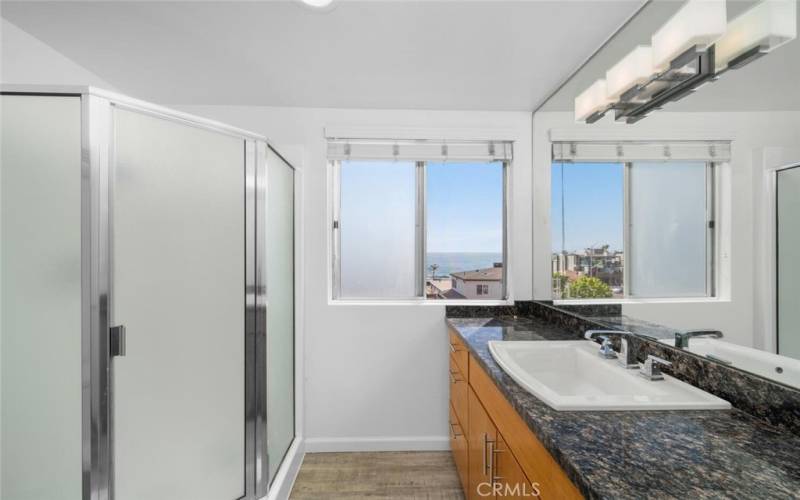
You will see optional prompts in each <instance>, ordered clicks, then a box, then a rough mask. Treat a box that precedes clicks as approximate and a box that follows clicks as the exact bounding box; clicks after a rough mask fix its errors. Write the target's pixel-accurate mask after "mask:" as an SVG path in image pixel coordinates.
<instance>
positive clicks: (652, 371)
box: [639, 354, 672, 381]
mask: <svg viewBox="0 0 800 500" xmlns="http://www.w3.org/2000/svg"><path fill="white" fill-rule="evenodd" d="M661 365H664V366H672V363H670V362H669V361H667V360H666V359H661V358H659V357H658V356H653V355H652V354H650V355H649V356H647V359H646V360H645V362H644V364H642V367H641V369H640V370H639V375H641V376H642V377H644V378H646V379H647V380H653V381H655V380H664V375H663V374H662V373H661Z"/></svg>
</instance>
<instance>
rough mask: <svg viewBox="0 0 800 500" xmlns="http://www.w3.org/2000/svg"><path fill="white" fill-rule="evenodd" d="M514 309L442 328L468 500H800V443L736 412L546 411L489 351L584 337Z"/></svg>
mask: <svg viewBox="0 0 800 500" xmlns="http://www.w3.org/2000/svg"><path fill="white" fill-rule="evenodd" d="M511 309H512V308H509V310H505V308H497V310H496V311H495V314H493V315H492V314H486V313H487V312H492V310H485V311H475V313H473V314H483V317H453V316H452V315H450V317H448V318H447V320H446V321H447V325H448V335H449V343H450V439H451V446H452V450H453V457H454V460H455V462H456V464H457V467H458V471H459V475H460V478H461V481H462V485H463V486H464V491H465V494H466V496H467V498H470V499H471V498H498V499H499V498H537V494H538V498H546V499H562V498H581V497H583V498H615V499H616V498H631V499H641V498H721V497H722V498H732V497H735V498H796V496H797V494H798V492H800V463H798V461H797V450H798V449H800V437H798V436H797V435H795V434H793V433H792V432H788V431H785V430H781V429H779V428H776V427H775V426H772V425H769V424H768V423H766V422H763V421H762V420H760V419H758V418H756V417H754V416H752V415H749V414H748V413H745V412H744V411H741V410H739V409H736V408H733V409H730V410H659V411H651V410H634V411H594V410H589V411H557V410H555V409H553V408H551V407H550V406H548V405H547V404H546V403H545V402H543V401H542V400H540V399H539V398H537V397H536V396H534V395H532V394H531V393H530V392H528V391H527V390H526V389H525V388H523V387H522V386H521V385H519V384H518V383H517V382H515V381H514V380H513V379H512V378H511V377H510V376H509V375H508V374H507V373H506V372H505V371H504V370H503V369H502V368H501V367H500V366H499V365H498V364H497V363H496V361H495V360H494V358H493V357H492V354H491V353H490V351H489V342H491V341H498V340H505V341H556V340H571V341H574V340H577V339H579V338H580V336H581V332H579V331H578V330H579V329H580V328H582V326H581V325H578V324H575V325H574V326H573V327H569V326H565V325H563V324H557V323H555V322H553V321H552V320H551V319H550V318H543V317H540V316H539V317H537V316H535V315H531V316H529V317H523V316H513V315H510V314H509V313H513V312H514V311H512V310H511ZM506 314H509V315H506ZM598 348H599V346H598ZM653 383H658V382H653Z"/></svg>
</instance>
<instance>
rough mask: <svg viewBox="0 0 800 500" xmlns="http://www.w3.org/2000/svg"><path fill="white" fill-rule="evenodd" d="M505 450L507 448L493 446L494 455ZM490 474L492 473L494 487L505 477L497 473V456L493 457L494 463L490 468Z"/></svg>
mask: <svg viewBox="0 0 800 500" xmlns="http://www.w3.org/2000/svg"><path fill="white" fill-rule="evenodd" d="M505 451H506V450H500V449H497V448H495V447H494V446H493V447H492V455H495V454H497V453H505ZM489 474H490V475H491V478H490V479H491V481H490V482H491V483H492V488H494V483H495V482H496V481H498V480H500V479H503V476H498V475H497V460H496V459H495V458H492V465H491V467H490V468H489Z"/></svg>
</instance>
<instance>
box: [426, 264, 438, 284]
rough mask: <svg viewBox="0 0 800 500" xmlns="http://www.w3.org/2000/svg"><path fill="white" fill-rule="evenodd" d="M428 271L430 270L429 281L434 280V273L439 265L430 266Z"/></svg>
mask: <svg viewBox="0 0 800 500" xmlns="http://www.w3.org/2000/svg"><path fill="white" fill-rule="evenodd" d="M428 269H430V270H431V279H434V280H435V279H436V271H437V269H439V264H431V265H430V266H428Z"/></svg>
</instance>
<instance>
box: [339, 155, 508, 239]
mask: <svg viewBox="0 0 800 500" xmlns="http://www.w3.org/2000/svg"><path fill="white" fill-rule="evenodd" d="M342 167H343V168H342V193H341V194H342V196H341V204H342V224H343V232H344V229H345V225H346V226H347V228H346V229H347V232H348V238H347V243H351V242H352V243H353V245H354V248H353V251H358V249H357V248H356V247H362V249H363V247H364V246H365V244H374V245H381V246H384V247H386V248H393V249H394V250H391V251H400V252H401V253H403V254H405V253H406V250H399V249H398V247H404V248H405V247H407V248H408V250H407V251H409V252H412V254H411V255H413V236H414V233H413V224H414V196H415V195H414V189H415V174H414V163H413V162H405V161H398V162H392V161H358V162H343V164H342ZM376 172H380V174H377V173H376ZM426 184H427V197H428V199H427V214H426V216H427V226H428V239H427V250H428V252H429V253H444V252H457V253H466V252H469V253H472V252H493V253H500V252H502V251H503V229H502V226H503V166H502V163H500V162H495V163H455V162H447V163H433V162H430V163H428V165H427V179H426ZM343 243H345V241H343ZM342 253H344V251H343V252H342ZM359 253H360V252H359Z"/></svg>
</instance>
